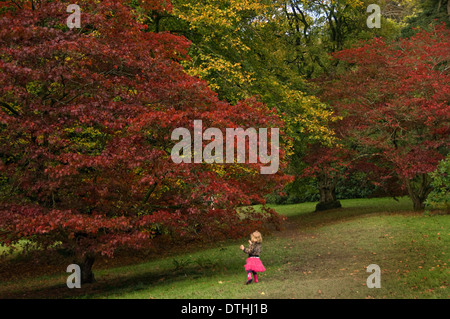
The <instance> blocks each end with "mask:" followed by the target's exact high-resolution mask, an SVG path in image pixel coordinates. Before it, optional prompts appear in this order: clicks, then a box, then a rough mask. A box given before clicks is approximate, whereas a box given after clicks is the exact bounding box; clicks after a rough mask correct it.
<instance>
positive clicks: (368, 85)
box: [323, 26, 450, 209]
mask: <svg viewBox="0 0 450 319" xmlns="http://www.w3.org/2000/svg"><path fill="white" fill-rule="evenodd" d="M334 56H335V58H336V59H339V60H341V61H343V62H345V63H346V66H347V69H346V71H344V72H343V73H342V74H339V75H337V76H336V77H334V78H333V79H332V80H330V81H328V82H325V85H324V94H323V99H324V101H327V102H328V103H330V105H332V106H333V108H334V109H335V111H336V112H337V114H338V115H341V116H342V117H343V120H342V121H340V122H339V123H338V125H337V128H336V131H337V132H338V135H339V136H340V137H341V138H343V140H345V141H346V143H347V145H348V146H351V147H352V148H353V149H355V150H358V151H359V153H360V156H361V155H363V156H365V157H367V156H370V157H367V158H368V159H370V160H372V161H373V160H374V159H377V158H378V159H379V160H378V162H379V163H381V164H382V165H384V167H385V168H386V167H387V166H386V165H387V164H388V165H389V166H390V167H391V171H390V172H386V173H387V174H388V175H392V174H395V176H396V177H397V178H398V179H399V180H401V181H402V183H403V186H404V187H405V188H406V189H407V190H408V193H409V195H410V197H411V199H412V200H413V202H414V207H415V208H416V209H421V208H423V201H424V200H425V199H426V197H427V195H428V193H429V192H430V190H431V187H430V179H429V176H428V173H430V172H432V171H434V170H435V169H436V167H437V165H438V162H439V161H440V160H441V159H443V158H444V156H445V154H446V153H448V147H449V139H448V136H449V133H450V126H449V117H450V106H449V97H450V72H449V63H450V31H449V29H448V28H446V27H445V26H438V27H436V29H435V30H434V31H433V32H424V31H423V32H420V33H418V34H417V35H415V36H414V37H412V38H408V39H403V40H401V41H398V42H394V43H386V42H384V41H383V40H382V39H374V40H372V41H369V42H366V43H364V44H363V45H362V46H360V47H357V48H353V49H348V50H344V51H341V52H338V53H336V54H335V55H334ZM386 177H387V176H386ZM380 178H381V179H383V176H381V177H380Z"/></svg>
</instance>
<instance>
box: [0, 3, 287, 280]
mask: <svg viewBox="0 0 450 319" xmlns="http://www.w3.org/2000/svg"><path fill="white" fill-rule="evenodd" d="M165 3H166V2H165V1H145V2H142V3H141V4H140V5H141V7H140V8H141V9H142V10H151V11H152V12H159V13H161V14H162V13H165V12H170V6H164V4H165ZM79 5H80V7H81V8H82V9H83V14H82V28H81V29H79V30H78V29H73V30H69V28H68V27H67V25H66V18H67V16H68V14H67V13H66V7H67V3H65V2H62V1H56V2H55V1H41V2H38V3H33V2H25V1H23V2H14V1H11V2H9V1H8V2H6V3H4V4H3V8H2V10H1V19H0V24H1V28H0V90H1V93H0V105H1V112H0V125H1V126H0V141H1V142H0V163H1V166H0V168H1V177H2V201H1V204H0V230H1V231H2V243H6V244H12V243H15V242H17V241H18V240H20V239H29V240H31V241H33V242H35V243H37V244H38V245H40V246H41V247H44V248H45V247H52V246H55V243H59V245H58V248H63V249H67V250H70V251H72V252H73V253H74V254H75V255H76V257H77V258H78V259H79V260H82V259H83V260H84V261H83V260H82V261H81V264H83V265H85V266H86V267H87V268H90V267H91V266H92V262H93V260H94V258H95V256H96V255H98V254H106V255H112V254H113V253H114V251H115V250H116V249H117V248H118V247H122V246H128V247H132V248H139V247H144V246H147V245H149V244H151V239H152V238H154V237H155V236H158V235H161V234H170V235H172V236H174V237H175V238H183V237H184V238H202V237H203V238H208V237H209V238H211V237H212V235H213V234H214V236H213V237H214V238H218V237H220V234H222V235H223V236H224V237H226V236H239V235H241V234H242V232H243V230H245V229H248V228H250V227H257V226H261V221H262V220H265V219H270V220H272V221H276V220H277V215H276V214H275V213H274V212H273V211H271V210H266V213H265V214H257V215H256V214H254V212H253V211H252V210H247V215H248V216H252V217H253V218H252V219H251V220H250V219H247V220H245V221H242V218H243V216H242V215H240V214H238V213H237V211H236V209H237V208H238V207H239V206H242V205H250V204H252V203H261V202H263V198H262V196H263V195H265V194H267V193H269V192H271V191H273V189H274V188H278V187H281V186H283V185H284V183H285V182H286V177H284V176H283V174H282V172H279V173H277V174H273V175H261V174H259V167H260V166H261V165H262V164H259V163H258V164H249V165H242V164H231V165H219V164H217V165H204V164H192V165H191V164H180V165H178V164H175V163H174V162H173V161H172V160H171V158H170V150H171V147H172V146H173V144H174V142H173V141H172V140H171V138H170V137H171V132H172V131H173V130H175V129H176V128H188V129H192V126H193V121H194V120H202V121H203V123H204V128H205V129H206V128H208V127H216V128H220V129H225V128H236V127H243V128H248V127H252V128H270V127H276V128H281V129H282V128H283V123H282V121H281V119H280V118H279V116H278V115H277V114H276V112H275V111H273V110H271V109H269V108H267V107H266V106H265V105H263V104H262V103H260V102H257V101H256V100H254V99H247V100H242V101H239V102H237V103H235V104H233V105H232V104H229V103H227V102H222V101H220V100H219V99H218V97H217V95H216V94H215V93H213V92H212V91H211V90H210V88H209V87H208V85H207V83H205V82H204V81H202V80H199V79H197V78H194V77H192V76H190V75H188V74H186V72H184V70H183V67H182V66H181V64H180V63H181V61H185V60H186V59H188V50H189V46H190V43H189V41H187V40H186V38H184V37H182V36H178V35H173V34H170V33H155V32H148V31H147V26H146V25H145V24H142V23H141V22H139V19H137V18H136V15H135V14H134V12H135V11H134V10H133V9H132V7H130V6H128V5H127V4H126V3H124V2H122V1H102V2H97V1H88V0H86V1H81V2H79ZM283 154H284V152H283V150H281V151H280V155H281V169H282V168H283V166H284V163H283ZM242 213H244V216H245V211H242ZM85 270H86V271H83V274H85V275H86V276H87V277H85V278H84V280H85V281H90V280H92V277H91V274H90V271H89V269H85Z"/></svg>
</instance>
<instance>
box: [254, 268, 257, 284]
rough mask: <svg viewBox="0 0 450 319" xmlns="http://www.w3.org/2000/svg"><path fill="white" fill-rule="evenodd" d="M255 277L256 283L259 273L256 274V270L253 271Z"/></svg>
mask: <svg viewBox="0 0 450 319" xmlns="http://www.w3.org/2000/svg"><path fill="white" fill-rule="evenodd" d="M253 279H254V280H255V283H257V282H258V275H257V274H256V271H253Z"/></svg>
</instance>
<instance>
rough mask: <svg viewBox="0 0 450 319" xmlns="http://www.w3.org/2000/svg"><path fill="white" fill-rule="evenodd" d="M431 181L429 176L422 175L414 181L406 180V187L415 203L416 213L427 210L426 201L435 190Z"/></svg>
mask: <svg viewBox="0 0 450 319" xmlns="http://www.w3.org/2000/svg"><path fill="white" fill-rule="evenodd" d="M431 181H432V180H431V178H430V177H429V176H428V174H420V175H418V176H416V177H414V178H413V179H408V180H405V185H406V188H407V189H408V194H409V197H410V198H411V200H412V202H413V205H414V210H415V211H421V210H424V209H425V200H426V199H427V197H428V195H429V194H430V193H431V191H432V190H433V188H432V187H431Z"/></svg>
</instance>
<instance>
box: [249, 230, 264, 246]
mask: <svg viewBox="0 0 450 319" xmlns="http://www.w3.org/2000/svg"><path fill="white" fill-rule="evenodd" d="M250 240H251V241H252V242H253V243H258V244H261V243H262V235H261V233H260V232H259V231H255V232H253V233H252V234H251V235H250Z"/></svg>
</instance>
